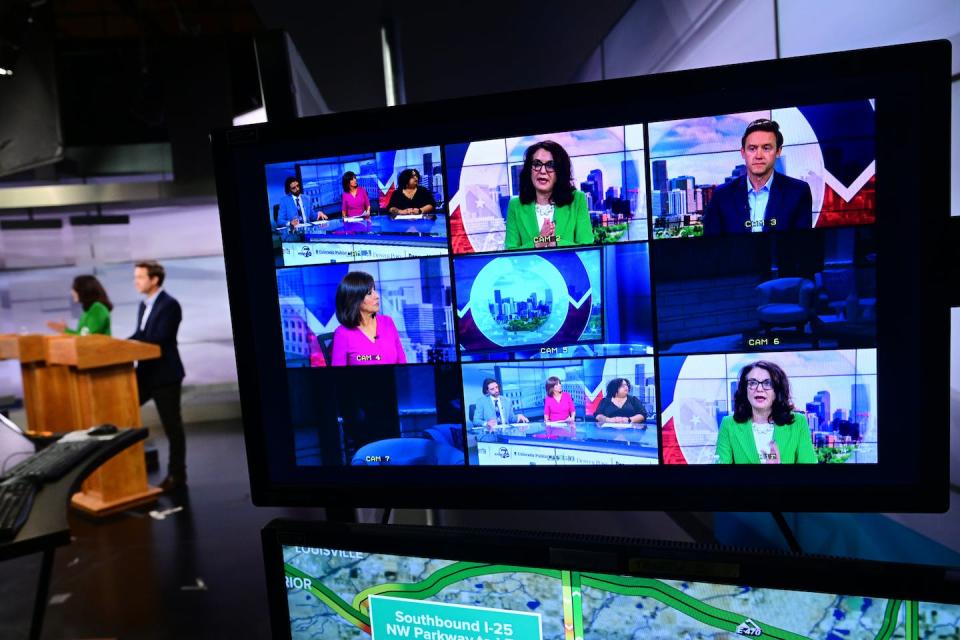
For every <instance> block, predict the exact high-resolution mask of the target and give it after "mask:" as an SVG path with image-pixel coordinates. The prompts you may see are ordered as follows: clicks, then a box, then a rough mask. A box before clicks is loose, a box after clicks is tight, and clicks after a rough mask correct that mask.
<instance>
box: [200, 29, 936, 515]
mask: <svg viewBox="0 0 960 640" xmlns="http://www.w3.org/2000/svg"><path fill="white" fill-rule="evenodd" d="M950 60H951V51H950V45H949V43H948V42H946V41H939V42H930V43H919V44H911V45H904V46H897V47H888V48H881V49H870V50H863V51H853V52H846V53H836V54H826V55H818V56H810V57H803V58H790V59H783V60H771V61H765V62H756V63H750V64H742V65H734V66H729V67H719V68H713V69H700V70H695V71H684V72H678V73H670V74H662V75H654V76H647V77H640V78H628V79H622V80H611V81H605V82H599V83H587V84H581V85H574V86H567V87H557V88H549V89H538V90H535V91H526V92H519V93H513V94H506V95H494V96H482V97H474V98H469V99H458V100H451V101H446V102H441V103H431V104H418V105H408V106H402V107H391V108H387V109H378V110H372V111H362V112H356V113H344V114H335V115H329V116H321V117H317V118H306V119H302V120H297V121H292V122H281V123H271V124H264V125H253V126H247V127H238V128H234V129H230V130H226V131H220V132H217V133H216V134H215V135H214V138H213V142H214V152H215V157H216V164H217V185H218V186H217V188H218V195H219V200H220V210H221V216H222V232H223V244H224V256H225V260H226V266H227V277H228V283H229V289H230V305H231V314H232V318H233V329H234V339H235V344H236V348H237V362H238V367H239V381H240V387H241V397H242V403H243V420H244V426H245V433H246V443H247V456H248V460H249V463H250V477H251V484H252V489H253V498H254V501H255V502H256V503H257V504H263V505H268V504H307V505H309V504H313V505H323V506H332V505H338V504H339V505H347V506H359V505H366V506H376V505H379V506H393V507H397V506H410V507H441V506H461V507H477V508H479V507H486V508H506V507H527V508H591V509H599V508H604V509H691V508H696V509H726V510H816V511H845V512H849V511H936V510H943V509H945V508H946V504H947V469H948V446H947V438H948V393H947V388H948V387H947V385H948V378H949V376H948V366H949V362H948V349H947V344H948V331H949V309H948V303H947V297H946V295H945V294H946V291H947V289H946V282H945V281H944V274H945V273H946V270H945V268H944V266H945V264H946V256H945V254H946V251H945V244H946V242H945V241H946V237H947V236H946V234H945V229H946V226H947V223H948V220H949V184H950V175H949V143H948V138H949V136H948V132H949V127H950Z"/></svg>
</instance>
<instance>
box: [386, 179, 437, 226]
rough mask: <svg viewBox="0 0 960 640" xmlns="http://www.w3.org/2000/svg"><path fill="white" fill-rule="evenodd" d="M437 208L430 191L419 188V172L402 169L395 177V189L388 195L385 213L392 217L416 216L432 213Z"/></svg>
mask: <svg viewBox="0 0 960 640" xmlns="http://www.w3.org/2000/svg"><path fill="white" fill-rule="evenodd" d="M436 208H437V201H436V200H434V198H433V194H432V193H430V190H429V189H427V188H425V187H421V186H420V172H419V171H417V170H416V169H404V170H403V171H401V172H400V175H399V176H397V188H396V189H394V190H393V193H392V194H390V202H389V203H388V204H387V211H388V212H389V213H390V215H392V216H411V215H414V216H418V215H427V214H429V213H432V212H433V210H434V209H436Z"/></svg>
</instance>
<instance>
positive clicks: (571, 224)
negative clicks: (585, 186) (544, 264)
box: [506, 191, 593, 249]
mask: <svg viewBox="0 0 960 640" xmlns="http://www.w3.org/2000/svg"><path fill="white" fill-rule="evenodd" d="M553 222H554V224H555V225H556V235H557V246H558V247H572V246H574V245H578V244H593V226H592V225H591V224H590V212H589V211H587V197H586V196H585V195H583V192H582V191H574V192H573V202H571V203H570V204H569V205H567V206H565V207H557V208H556V209H555V210H554V212H553ZM539 235H540V227H539V226H538V225H537V206H536V203H534V202H531V203H530V204H520V198H511V199H510V204H509V205H507V242H506V248H507V249H533V248H534V247H533V241H534V238H536V237H537V236H539Z"/></svg>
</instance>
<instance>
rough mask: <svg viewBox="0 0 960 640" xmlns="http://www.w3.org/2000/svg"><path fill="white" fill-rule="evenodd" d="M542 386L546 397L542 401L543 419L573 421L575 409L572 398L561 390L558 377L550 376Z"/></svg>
mask: <svg viewBox="0 0 960 640" xmlns="http://www.w3.org/2000/svg"><path fill="white" fill-rule="evenodd" d="M544 386H545V387H546V390H547V397H546V398H545V399H544V401H543V421H544V422H573V421H574V419H576V417H577V410H576V408H575V407H574V406H573V398H572V397H570V394H569V393H567V392H566V391H564V390H563V383H561V382H560V378H558V377H556V376H550V377H549V378H547V382H546V384H545V385H544Z"/></svg>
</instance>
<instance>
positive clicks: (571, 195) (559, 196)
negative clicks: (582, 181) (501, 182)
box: [506, 140, 593, 249]
mask: <svg viewBox="0 0 960 640" xmlns="http://www.w3.org/2000/svg"><path fill="white" fill-rule="evenodd" d="M519 182H520V195H519V197H516V198H511V199H510V204H509V205H507V238H506V248H507V249H540V248H545V247H569V246H573V245H579V244H593V227H592V226H591V225H590V212H589V211H587V197H586V196H585V195H583V192H582V191H577V190H576V189H575V188H574V186H573V170H572V168H571V165H570V156H569V155H567V152H566V151H565V150H564V148H563V147H561V146H560V145H559V144H557V143H556V142H553V141H552V140H543V141H541V142H537V143H536V144H533V145H531V146H530V147H529V148H528V149H527V151H526V152H525V153H524V154H523V168H522V169H521V170H520V177H519Z"/></svg>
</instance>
